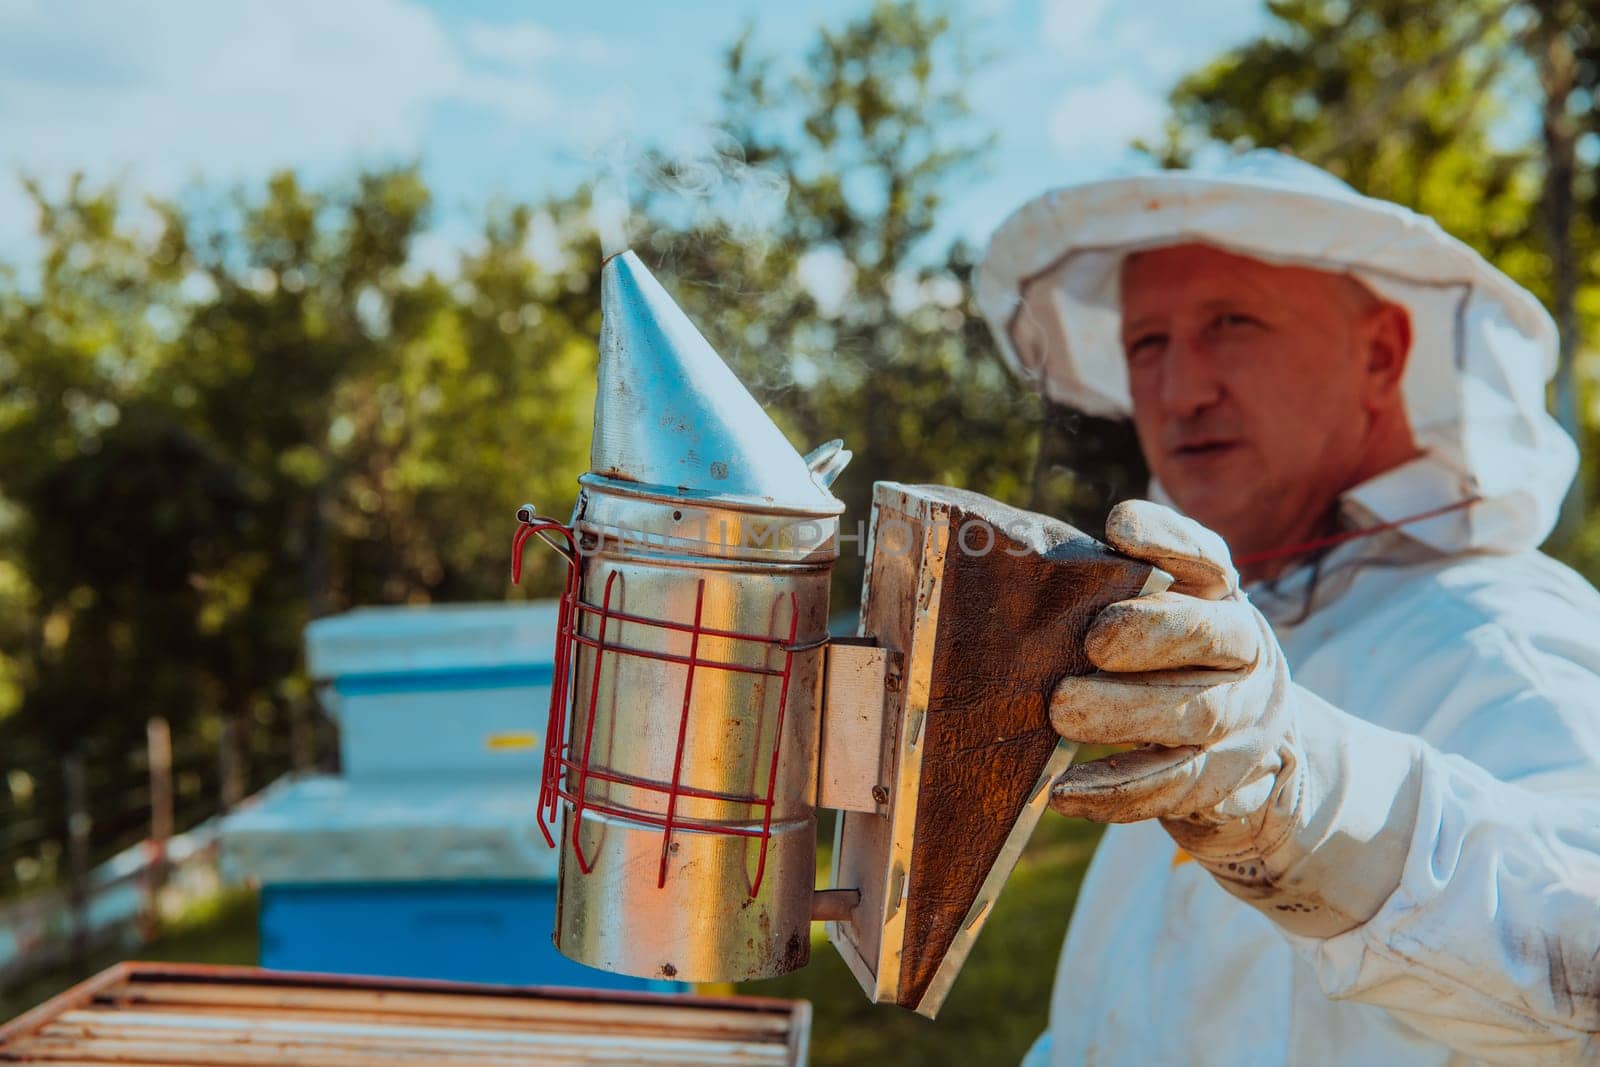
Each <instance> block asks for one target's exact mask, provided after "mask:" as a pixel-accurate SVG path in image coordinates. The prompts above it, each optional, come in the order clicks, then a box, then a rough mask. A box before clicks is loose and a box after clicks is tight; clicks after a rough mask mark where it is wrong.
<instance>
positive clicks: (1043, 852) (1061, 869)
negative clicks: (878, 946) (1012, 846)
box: [739, 813, 1100, 1067]
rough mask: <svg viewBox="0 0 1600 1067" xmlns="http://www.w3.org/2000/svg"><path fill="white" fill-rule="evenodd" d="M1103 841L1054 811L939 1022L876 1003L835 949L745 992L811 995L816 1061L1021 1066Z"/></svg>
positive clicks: (1089, 826) (823, 1064) (827, 1064)
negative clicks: (1087, 874)
mask: <svg viewBox="0 0 1600 1067" xmlns="http://www.w3.org/2000/svg"><path fill="white" fill-rule="evenodd" d="M1099 839H1100V827H1099V826H1096V825H1094V824H1093V823H1086V822H1079V821H1076V820H1068V819H1063V818H1061V817H1059V816H1056V815H1052V814H1049V813H1046V814H1045V817H1044V818H1043V819H1042V820H1040V822H1039V828H1038V829H1037V830H1036V831H1035V832H1034V835H1033V840H1032V841H1031V842H1029V844H1028V848H1027V850H1026V851H1025V852H1024V853H1023V855H1022V859H1021V861H1020V862H1019V863H1018V864H1017V869H1016V871H1015V872H1014V873H1013V874H1012V876H1011V880H1010V881H1009V882H1007V883H1006V887H1005V891H1004V892H1003V893H1001V895H1000V901H999V903H997V904H996V905H995V907H994V911H993V912H992V913H991V914H990V916H989V921H988V923H987V924H986V925H985V926H984V928H983V932H982V934H981V935H980V936H979V938H978V943H977V945H976V946H974V948H973V950H972V955H971V956H969V957H968V958H967V963H966V966H965V967H964V968H962V971H961V975H960V977H958V978H957V979H956V984H955V988H954V989H953V990H952V991H951V993H950V998H949V999H948V1000H947V1001H945V1005H944V1008H943V1009H942V1010H941V1011H940V1012H939V1018H938V1019H937V1020H928V1019H924V1018H922V1017H921V1016H920V1015H916V1014H913V1013H912V1012H910V1011H906V1010H905V1009H902V1008H896V1007H891V1006H886V1005H875V1004H869V1003H868V1002H867V998H866V996H865V995H864V994H863V993H862V992H861V987H860V986H859V985H858V984H857V983H856V980H855V976H854V975H852V974H851V973H850V970H849V968H848V967H846V966H845V964H844V961H843V960H841V959H840V958H839V956H838V954H837V953H835V952H834V951H833V949H832V948H830V947H827V946H826V945H822V946H817V948H816V950H815V951H813V953H812V955H811V965H810V966H809V967H806V968H805V969H803V970H800V971H796V972H795V973H794V974H790V975H785V976H784V977H782V978H774V979H771V980H769V981H765V982H747V983H745V984H743V985H741V986H740V987H739V990H740V992H743V993H750V994H759V995H761V996H770V997H796V998H800V999H803V1000H809V1001H811V1006H812V1010H813V1013H814V1014H813V1016H812V1025H811V1062H812V1064H814V1065H815V1067H844V1065H849V1064H863V1065H865V1064H872V1065H877V1064H883V1063H916V1064H919V1065H929V1067H937V1065H940V1064H952V1065H960V1067H972V1065H973V1064H980V1063H1016V1062H1017V1061H1018V1060H1019V1059H1021V1058H1022V1054H1023V1053H1024V1052H1026V1051H1027V1048H1028V1046H1029V1045H1030V1044H1032V1043H1033V1040H1034V1038H1036V1037H1038V1036H1039V1034H1040V1032H1041V1031H1043V1030H1044V1027H1045V1022H1046V1017H1047V1016H1048V1014H1049V1006H1050V986H1051V983H1052V982H1053V981H1054V979H1055V972H1056V958H1057V956H1058V955H1059V953H1060V951H1061V939H1062V937H1063V936H1064V935H1065V934H1066V930H1067V920H1068V919H1069V918H1070V917H1071V915H1072V906H1073V904H1074V903H1075V902H1076V900H1077V897H1078V885H1079V883H1080V882H1082V880H1083V873H1084V870H1085V869H1086V868H1087V866H1088V863H1089V857H1090V855H1091V854H1092V853H1093V852H1094V847H1095V844H1096V842H1098V841H1099ZM815 929H816V931H817V932H818V933H819V934H820V930H821V928H820V927H817V928H815Z"/></svg>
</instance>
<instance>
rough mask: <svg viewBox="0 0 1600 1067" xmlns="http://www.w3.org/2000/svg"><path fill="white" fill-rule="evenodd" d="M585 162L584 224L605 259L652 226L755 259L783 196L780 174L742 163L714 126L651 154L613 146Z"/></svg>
mask: <svg viewBox="0 0 1600 1067" xmlns="http://www.w3.org/2000/svg"><path fill="white" fill-rule="evenodd" d="M591 161H592V163H593V165H594V170H595V178H594V180H593V181H592V183H591V186H590V190H591V192H590V199H591V207H590V223H591V225H592V226H593V227H594V229H595V233H596V235H597V236H598V238H599V240H600V243H601V248H602V250H603V251H604V253H605V254H606V255H611V254H614V253H616V252H620V251H623V250H624V249H626V248H628V247H629V246H630V243H632V242H636V241H638V240H639V239H640V237H641V235H642V234H644V233H645V232H646V230H647V229H649V228H651V227H654V226H657V225H660V226H664V227H666V228H668V229H670V230H674V231H678V232H683V233H687V232H691V231H692V232H697V233H700V234H707V233H712V234H722V235H726V236H728V237H730V238H732V239H733V240H734V241H737V242H738V243H739V244H741V245H744V246H746V247H747V248H749V249H751V250H752V251H755V252H756V253H757V254H760V252H761V251H762V250H763V249H764V248H765V246H766V245H767V244H768V243H769V242H770V240H771V236H772V234H773V233H774V232H775V231H776V229H777V228H778V225H779V223H780V221H781V219H782V214H783V209H784V205H785V203H786V202H787V200H788V197H789V184H788V181H787V179H786V178H785V177H784V176H783V175H782V174H781V173H779V172H778V171H776V170H774V169H773V168H770V167H765V166H760V165H756V164H751V163H750V162H748V160H747V159H746V158H745V154H744V149H743V146H742V145H740V143H739V142H738V140H737V139H736V138H735V137H733V136H732V135H731V134H729V133H728V132H727V131H725V130H722V129H720V128H717V127H714V126H700V127H694V128H690V129H686V130H682V131H680V132H679V133H678V134H677V135H676V136H674V137H673V138H672V139H671V140H669V141H667V142H666V143H664V144H662V145H660V146H658V147H655V148H652V149H641V148H638V147H635V146H633V145H631V144H629V142H627V141H626V140H623V139H615V140H612V141H609V142H607V143H605V144H603V145H601V146H600V147H599V148H598V149H597V150H595V151H594V152H593V153H592V154H591ZM646 210H648V215H649V219H648V221H647V220H646V219H645V217H644V215H645V213H646Z"/></svg>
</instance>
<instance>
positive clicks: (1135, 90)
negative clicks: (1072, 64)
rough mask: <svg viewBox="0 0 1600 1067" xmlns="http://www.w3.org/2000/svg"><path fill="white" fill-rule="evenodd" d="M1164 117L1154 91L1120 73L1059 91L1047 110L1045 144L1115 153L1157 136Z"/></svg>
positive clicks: (1075, 150)
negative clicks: (1058, 95)
mask: <svg viewBox="0 0 1600 1067" xmlns="http://www.w3.org/2000/svg"><path fill="white" fill-rule="evenodd" d="M1166 117H1167V106H1166V103H1165V102H1164V101H1163V100H1162V99H1161V97H1160V96H1159V95H1157V94H1156V93H1154V92H1152V91H1150V90H1149V89H1146V88H1144V87H1143V86H1140V85H1138V84H1137V83H1135V82H1134V81H1133V79H1131V78H1129V77H1127V76H1126V75H1121V74H1119V75H1116V76H1115V77H1112V78H1109V79H1107V80H1105V81H1102V82H1096V83H1094V84H1091V85H1075V86H1073V87H1072V88H1070V89H1067V90H1066V91H1065V92H1063V93H1062V94H1061V96H1060V97H1059V98H1057V100H1056V103H1055V107H1053V108H1052V109H1051V111H1050V125H1049V130H1050V143H1051V144H1052V145H1054V146H1055V148H1056V150H1057V151H1059V152H1061V153H1062V154H1064V155H1075V154H1082V153H1090V152H1114V151H1117V150H1120V149H1122V148H1125V147H1127V145H1128V143H1129V142H1130V141H1132V140H1134V139H1135V138H1138V137H1144V138H1155V137H1157V136H1159V135H1160V133H1161V130H1162V124H1163V122H1165V120H1166Z"/></svg>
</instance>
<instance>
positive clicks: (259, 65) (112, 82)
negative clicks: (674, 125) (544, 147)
mask: <svg viewBox="0 0 1600 1067" xmlns="http://www.w3.org/2000/svg"><path fill="white" fill-rule="evenodd" d="M497 34H498V35H499V37H500V42H501V47H500V48H499V52H498V53H497V55H496V56H488V57H486V56H485V55H484V54H483V53H484V47H483V46H484V45H485V44H486V42H491V41H492V40H493V39H494V37H495V35H497ZM467 36H468V38H469V40H467V41H466V42H464V43H463V42H462V41H460V40H454V39H452V37H451V35H450V34H449V33H448V32H447V31H446V28H445V27H444V26H443V25H442V24H441V22H440V20H439V19H438V17H436V16H435V15H434V13H433V12H431V11H429V10H428V9H427V8H426V7H424V6H422V4H421V3H419V2H417V0H338V2H337V3H327V2H326V0H279V2H277V3H274V4H271V5H267V4H231V3H216V2H215V0H119V2H118V3H114V4H103V3H96V2H92V0H53V2H50V3H42V2H30V0H0V130H3V131H4V136H3V138H0V259H8V260H12V261H13V262H15V261H17V260H18V259H25V258H27V257H26V255H25V254H24V255H20V256H19V255H18V254H17V252H18V245H19V244H21V245H22V246H24V247H26V246H27V244H28V243H30V242H29V237H28V235H29V234H30V233H31V231H32V229H33V227H34V225H35V218H34V214H33V211H32V209H31V207H30V206H29V204H28V202H27V200H26V198H25V197H24V196H23V195H22V193H21V190H20V189H19V187H18V183H17V182H16V180H15V175H16V173H17V172H19V171H22V172H26V173H31V174H35V175H38V176H39V177H41V178H42V179H44V180H45V181H46V182H47V185H48V186H49V187H51V188H58V187H59V185H60V183H61V182H62V181H63V180H64V178H65V176H66V175H68V174H70V173H72V172H73V171H76V170H83V171H85V172H86V173H88V174H89V175H90V176H91V177H92V178H94V179H96V180H108V179H113V178H115V179H120V180H122V181H123V182H124V184H125V185H126V186H127V187H128V188H129V190H130V191H133V192H151V193H157V194H170V193H172V192H175V191H176V190H177V189H179V188H180V187H181V186H182V185H183V184H184V183H185V182H187V181H188V180H190V179H192V178H195V177H205V178H208V179H212V180H221V181H238V180H244V179H249V178H253V177H259V176H260V175H261V174H263V173H265V172H266V171H268V170H270V169H273V168H276V167H281V166H296V167H312V168H317V167H323V166H329V167H337V166H346V165H349V164H351V163H356V162H359V161H361V160H363V159H375V158H376V159H391V158H397V157H398V158H404V157H407V156H411V155H415V154H418V153H420V151H421V149H422V147H423V143H424V138H425V136H426V134H427V132H428V126H429V122H430V120H431V118H432V117H433V115H434V113H435V112H436V110H437V109H438V108H439V107H441V106H444V105H456V106H460V107H465V108H469V109H473V110H477V111H480V112H484V113H487V114H490V115H492V116H494V117H495V118H496V119H498V120H500V121H501V122H502V123H504V124H508V125H509V126H510V127H511V128H512V130H515V129H516V128H519V127H520V128H523V129H528V128H533V127H543V126H550V125H554V124H556V123H558V122H560V121H562V118H561V117H562V114H563V109H562V108H561V107H560V106H559V103H558V100H557V97H556V95H555V93H554V91H553V90H552V88H551V87H550V86H549V85H547V84H546V82H545V81H544V78H543V68H544V65H543V64H540V65H533V64H528V63H523V64H521V65H520V66H516V65H512V64H511V63H510V60H511V59H513V58H515V57H517V56H525V55H526V54H527V53H528V51H529V50H530V49H536V48H545V49H548V50H553V51H555V52H556V53H559V54H567V53H568V52H571V51H574V50H575V52H576V53H578V54H585V55H591V56H592V55H593V54H594V45H595V43H596V42H594V41H589V40H587V39H586V38H582V37H580V38H579V39H578V41H577V43H576V45H575V46H574V47H573V49H568V48H567V46H566V44H565V43H564V42H563V38H562V36H561V35H557V34H555V33H553V32H551V31H549V30H546V29H544V28H543V27H540V26H537V25H535V24H532V23H526V22H524V23H517V24H512V25H509V26H504V27H492V28H491V27H487V26H478V27H476V28H475V29H473V30H472V31H471V32H469V34H468V35H467ZM474 41H476V42H477V43H476V44H474V43H473V42H474ZM519 50H520V51H519ZM491 59H497V60H499V61H500V62H499V63H498V65H496V63H495V62H490V60H491Z"/></svg>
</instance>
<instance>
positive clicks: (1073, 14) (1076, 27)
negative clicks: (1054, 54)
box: [1042, 0, 1110, 55]
mask: <svg viewBox="0 0 1600 1067" xmlns="http://www.w3.org/2000/svg"><path fill="white" fill-rule="evenodd" d="M1109 6H1110V0H1044V5H1043V8H1042V21H1043V25H1042V29H1043V30H1044V38H1045V40H1046V41H1049V42H1050V44H1051V45H1052V46H1054V47H1055V49H1056V50H1057V51H1059V52H1061V53H1062V54H1064V55H1074V54H1078V53H1082V52H1086V51H1090V50H1091V49H1092V48H1093V44H1094V39H1093V34H1094V31H1095V28H1096V27H1097V26H1098V25H1099V24H1100V19H1101V16H1103V15H1104V14H1105V13H1106V9H1107V8H1108V7H1109Z"/></svg>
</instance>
